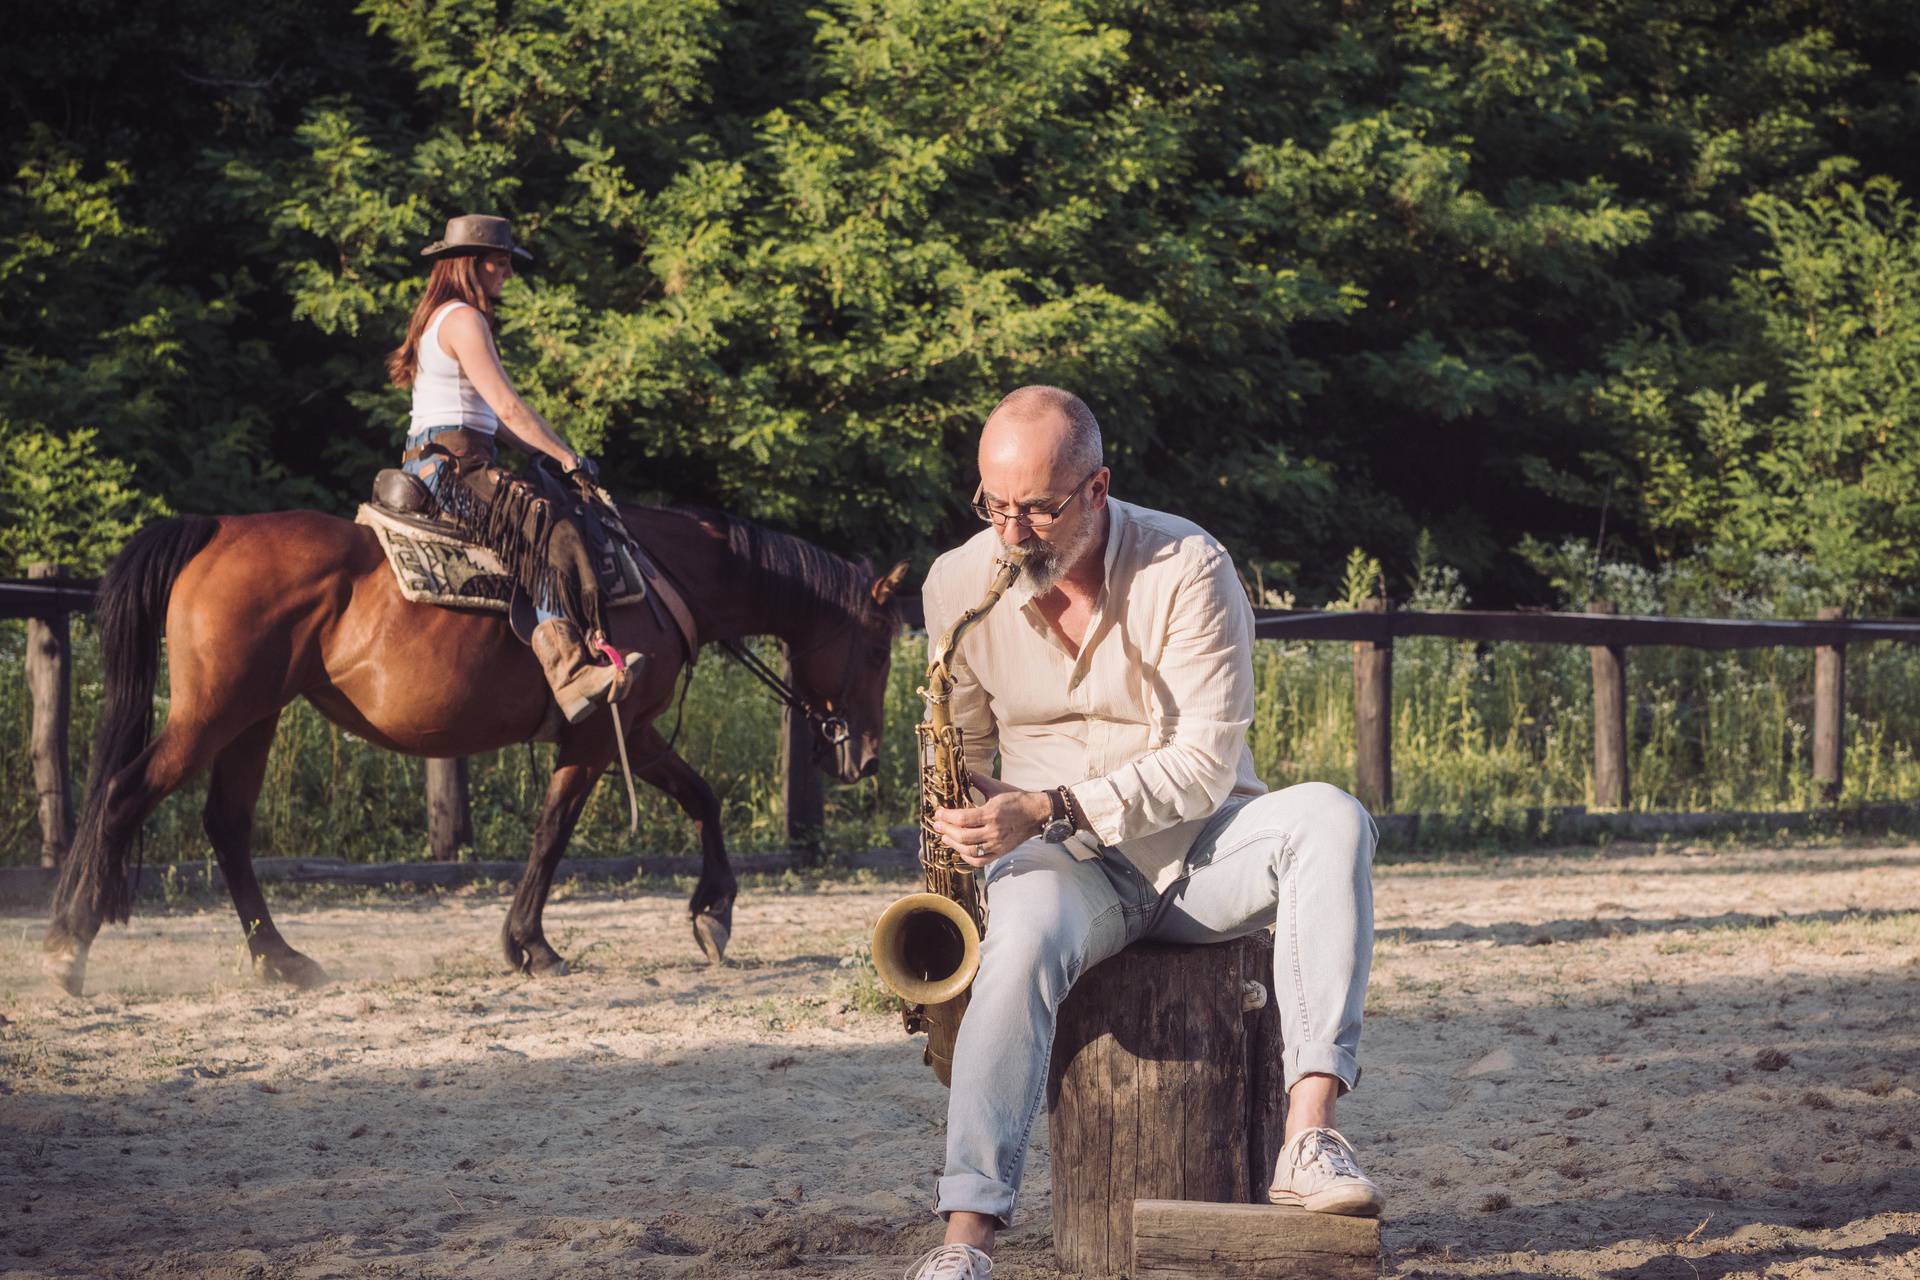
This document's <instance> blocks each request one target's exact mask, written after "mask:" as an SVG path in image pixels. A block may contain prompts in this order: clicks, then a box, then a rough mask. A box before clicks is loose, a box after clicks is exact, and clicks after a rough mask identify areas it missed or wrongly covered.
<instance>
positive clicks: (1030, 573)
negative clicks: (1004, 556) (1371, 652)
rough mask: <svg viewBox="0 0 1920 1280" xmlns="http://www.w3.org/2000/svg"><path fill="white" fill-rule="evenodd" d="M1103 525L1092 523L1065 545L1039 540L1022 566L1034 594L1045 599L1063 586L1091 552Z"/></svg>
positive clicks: (1088, 523) (1021, 572) (1035, 541)
mask: <svg viewBox="0 0 1920 1280" xmlns="http://www.w3.org/2000/svg"><path fill="white" fill-rule="evenodd" d="M1098 532H1099V526H1098V525H1097V524H1095V523H1094V522H1093V521H1091V520H1089V521H1088V522H1087V523H1086V525H1085V526H1084V527H1083V528H1082V529H1081V530H1080V532H1079V534H1078V535H1077V536H1076V537H1075V538H1074V540H1073V541H1072V542H1070V543H1067V544H1066V545H1065V546H1060V547H1056V546H1051V545H1049V544H1048V543H1045V542H1042V541H1040V539H1038V538H1035V539H1034V540H1033V549H1032V550H1031V551H1029V552H1027V559H1026V562H1025V563H1023V564H1022V565H1021V566H1020V576H1021V578H1023V579H1024V580H1025V581H1026V583H1027V586H1028V587H1030V588H1031V589H1032V591H1033V594H1034V595H1037V596H1043V595H1045V594H1046V593H1047V592H1049V591H1051V590H1053V589H1054V588H1055V587H1057V586H1059V585H1060V579H1062V578H1064V577H1066V576H1067V574H1068V573H1069V572H1070V571H1072V569H1073V567H1074V566H1075V565H1077V564H1079V563H1080V558H1081V557H1082V556H1084V555H1085V554H1086V553H1087V547H1088V546H1089V545H1091V544H1092V542H1093V539H1094V535H1095V534H1097V533H1098Z"/></svg>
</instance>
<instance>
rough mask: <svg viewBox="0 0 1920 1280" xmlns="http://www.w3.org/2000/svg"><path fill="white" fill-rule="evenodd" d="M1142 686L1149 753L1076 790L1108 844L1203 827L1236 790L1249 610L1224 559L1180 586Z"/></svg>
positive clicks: (1249, 661) (1248, 692)
mask: <svg viewBox="0 0 1920 1280" xmlns="http://www.w3.org/2000/svg"><path fill="white" fill-rule="evenodd" d="M1146 679H1147V682H1148V688H1149V698H1150V702H1151V706H1152V712H1153V725H1152V727H1153V742H1154V744H1155V745H1154V747H1153V749H1152V750H1150V751H1148V752H1147V753H1146V754H1145V755H1142V756H1140V757H1138V758H1136V759H1134V760H1132V761H1130V762H1128V763H1127V764H1125V765H1122V766H1121V767H1120V768H1118V769H1115V770H1113V771H1112V772H1110V773H1107V774H1104V775H1102V776H1101V777H1098V778H1094V779H1091V780H1089V781H1087V782H1082V783H1077V784H1075V785H1074V786H1073V787H1072V793H1073V798H1074V800H1075V801H1076V802H1077V803H1078V804H1079V806H1080V810H1081V812H1082V813H1083V814H1084V815H1085V817H1086V820H1087V826H1088V827H1089V828H1090V829H1091V830H1092V831H1093V833H1094V835H1095V836H1097V837H1098V838H1099V840H1100V842H1101V843H1102V844H1107V845H1117V844H1120V843H1121V842H1123V841H1126V840H1133V839H1137V838H1139V837H1141V836H1148V835H1153V834H1154V833H1156V832H1159V831H1165V830H1166V829H1167V828H1169V827H1173V826H1177V825H1178V824H1180V823H1182V822H1188V821H1191V820H1193V819H1196V818H1204V817H1206V816H1208V815H1209V814H1211V813H1213V812H1214V811H1215V810H1216V809H1218V808H1219V807H1220V805H1221V803H1222V802H1223V801H1225V800H1226V798H1227V796H1228V795H1229V794H1230V793H1231V792H1232V790H1233V786H1234V780H1235V777H1236V776H1237V773H1238V769H1239V760H1240V755H1241V752H1242V751H1243V750H1244V749H1245V745H1246V734H1247V727H1248V726H1249V725H1251V724H1252V723H1253V608H1252V606H1250V605H1249V604H1248V603H1247V596H1246V592H1245V591H1243V590H1242V589H1241V587H1240V583H1239V580H1238V579H1237V578H1236V577H1235V575H1234V572H1233V561H1232V560H1231V558H1229V557H1228V556H1227V555H1226V554H1225V553H1224V552H1218V551H1216V553H1215V554H1214V555H1212V556H1210V557H1208V558H1207V559H1206V560H1205V561H1203V562H1202V563H1201V564H1200V565H1199V566H1198V568H1196V570H1195V571H1194V573H1193V574H1192V576H1190V577H1189V578H1187V579H1186V581H1184V582H1183V583H1182V584H1181V586H1180V589H1179V590H1178V592H1177V593H1176V594H1175V597H1174V600H1173V602H1172V604H1171V606H1170V607H1169V609H1168V614H1167V635H1166V644H1165V645H1164V647H1163V648H1162V649H1161V651H1160V658H1159V661H1158V662H1157V663H1155V664H1153V666H1151V667H1149V668H1148V669H1147V671H1146Z"/></svg>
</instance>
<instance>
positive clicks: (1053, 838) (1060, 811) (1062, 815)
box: [1040, 787, 1073, 844]
mask: <svg viewBox="0 0 1920 1280" xmlns="http://www.w3.org/2000/svg"><path fill="white" fill-rule="evenodd" d="M1047 799H1048V800H1049V801H1050V802H1051V803H1052V805H1053V816H1052V817H1050V818H1048V819H1047V821H1046V823H1045V825H1043V826H1042V827H1041V828H1040V838H1041V839H1042V840H1045V841H1046V842H1047V843H1048V844H1065V843H1066V842H1067V841H1068V840H1069V839H1071V838H1072V836H1073V803H1072V801H1070V800H1068V799H1067V789H1066V788H1065V787H1055V788H1053V789H1052V790H1051V791H1049V792H1047Z"/></svg>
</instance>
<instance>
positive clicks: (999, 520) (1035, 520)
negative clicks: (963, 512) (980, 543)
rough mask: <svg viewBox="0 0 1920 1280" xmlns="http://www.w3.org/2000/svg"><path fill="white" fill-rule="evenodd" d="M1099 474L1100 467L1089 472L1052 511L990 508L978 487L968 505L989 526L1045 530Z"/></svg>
mask: <svg viewBox="0 0 1920 1280" xmlns="http://www.w3.org/2000/svg"><path fill="white" fill-rule="evenodd" d="M1099 474H1100V468H1099V467H1095V468H1094V469H1093V470H1091V471H1089V472H1087V475H1086V479H1085V480H1082V481H1081V482H1080V483H1079V484H1077V485H1075V486H1073V492H1072V493H1070V494H1068V495H1067V496H1066V497H1065V498H1063V499H1061V501H1060V505H1059V506H1057V507H1054V508H1053V509H1052V510H1050V511H1049V510H1048V509H1047V508H1045V507H1038V508H1035V507H1012V508H1006V507H990V506H988V505H987V504H986V503H984V502H982V501H981V500H980V489H979V488H978V487H976V488H975V489H974V491H973V501H972V502H970V503H968V505H969V506H971V507H972V508H973V514H975V515H977V516H979V517H980V518H981V519H982V520H985V521H986V522H987V523H988V524H993V525H1004V524H1008V523H1013V524H1018V525H1021V526H1024V527H1025V528H1028V529H1044V528H1046V527H1047V526H1048V525H1050V524H1052V523H1053V522H1054V521H1055V520H1058V519H1059V518H1060V513H1061V512H1062V511H1065V510H1066V509H1067V507H1068V505H1069V504H1071V503H1072V502H1073V500H1074V499H1075V498H1077V497H1079V496H1080V491H1081V490H1082V489H1084V488H1086V487H1087V480H1091V479H1093V478H1094V477H1095V476H1097V475H1099Z"/></svg>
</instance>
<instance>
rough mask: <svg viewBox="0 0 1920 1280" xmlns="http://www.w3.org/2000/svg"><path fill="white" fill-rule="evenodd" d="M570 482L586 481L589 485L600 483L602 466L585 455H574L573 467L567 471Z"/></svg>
mask: <svg viewBox="0 0 1920 1280" xmlns="http://www.w3.org/2000/svg"><path fill="white" fill-rule="evenodd" d="M565 475H566V477H567V479H569V480H574V481H578V480H585V481H587V482H588V483H589V484H599V483H600V465H599V464H598V463H596V462H595V461H594V460H593V459H592V458H589V457H588V456H587V455H586V454H584V453H576V454H574V455H573V465H572V466H570V467H567V468H566V469H565Z"/></svg>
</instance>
